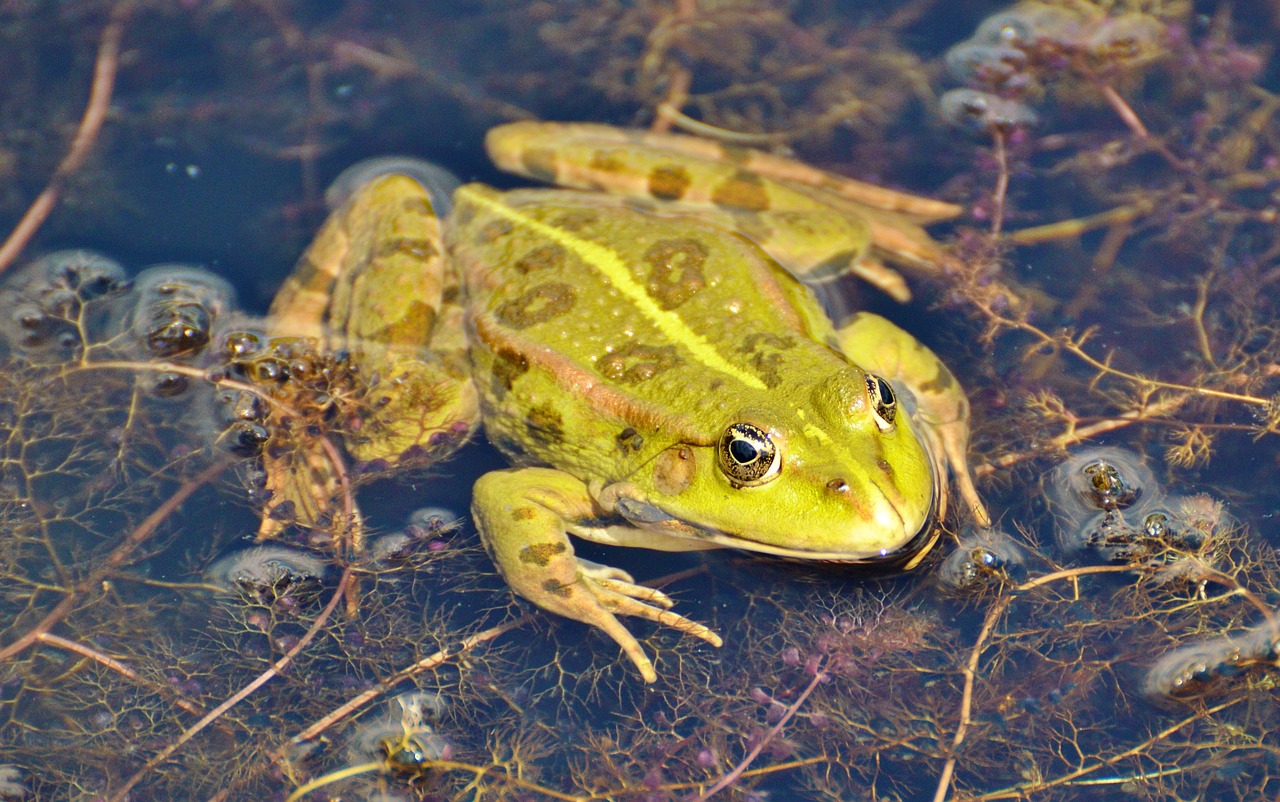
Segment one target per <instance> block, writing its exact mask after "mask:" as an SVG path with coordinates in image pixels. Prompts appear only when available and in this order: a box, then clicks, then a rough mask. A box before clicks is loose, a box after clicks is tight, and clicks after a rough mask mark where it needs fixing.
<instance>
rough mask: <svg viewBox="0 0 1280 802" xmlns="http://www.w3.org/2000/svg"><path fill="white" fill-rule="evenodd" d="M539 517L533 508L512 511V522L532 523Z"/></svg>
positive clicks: (517, 508) (518, 508) (520, 508)
mask: <svg viewBox="0 0 1280 802" xmlns="http://www.w3.org/2000/svg"><path fill="white" fill-rule="evenodd" d="M537 516H538V511H537V510H535V509H534V508H533V507H516V508H515V509H514V510H512V511H511V520H513V521H531V520H533V519H534V518H536V517H537Z"/></svg>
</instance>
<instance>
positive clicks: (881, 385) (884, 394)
mask: <svg viewBox="0 0 1280 802" xmlns="http://www.w3.org/2000/svg"><path fill="white" fill-rule="evenodd" d="M876 390H878V391H879V393H880V403H882V404H884V405H885V406H887V407H891V406H893V405H894V403H895V402H896V400H897V399H895V398H894V397H893V388H892V387H890V386H889V382H887V381H885V380H884V379H882V378H880V377H879V376H877V377H876Z"/></svg>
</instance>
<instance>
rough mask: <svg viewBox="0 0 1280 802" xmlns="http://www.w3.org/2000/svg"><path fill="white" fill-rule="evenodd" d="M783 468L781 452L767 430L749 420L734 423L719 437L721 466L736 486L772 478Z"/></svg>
mask: <svg viewBox="0 0 1280 802" xmlns="http://www.w3.org/2000/svg"><path fill="white" fill-rule="evenodd" d="M781 468H782V455H781V454H779V453H778V448H777V446H775V445H774V444H773V440H772V439H770V437H769V435H768V433H767V432H765V430H764V429H761V428H760V427H759V426H753V425H752V424H750V423H735V424H732V425H731V426H730V427H729V428H728V429H725V430H724V437H722V438H720V470H722V471H724V474H725V476H727V477H729V482H730V483H732V484H733V486H734V487H756V486H758V485H762V484H765V483H766V482H770V481H772V480H773V479H774V477H776V476H777V475H778V471H779V470H781Z"/></svg>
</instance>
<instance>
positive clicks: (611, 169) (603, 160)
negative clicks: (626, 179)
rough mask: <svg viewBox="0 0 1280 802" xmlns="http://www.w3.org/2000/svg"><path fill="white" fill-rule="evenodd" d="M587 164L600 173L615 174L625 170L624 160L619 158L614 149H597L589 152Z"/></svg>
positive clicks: (625, 163)
mask: <svg viewBox="0 0 1280 802" xmlns="http://www.w3.org/2000/svg"><path fill="white" fill-rule="evenodd" d="M588 166H589V167H590V168H591V169H592V170H596V171H597V172H601V173H610V174H615V173H625V172H626V171H627V162H626V160H625V159H622V158H619V156H618V152H617V151H616V150H597V151H596V152H594V153H592V154H591V161H590V162H589V164H588Z"/></svg>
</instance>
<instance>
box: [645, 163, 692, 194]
mask: <svg viewBox="0 0 1280 802" xmlns="http://www.w3.org/2000/svg"><path fill="white" fill-rule="evenodd" d="M692 183H693V179H692V178H690V177H689V171H688V170H686V169H684V168H683V167H681V166H679V165H675V164H672V165H665V166H662V165H660V166H658V167H655V168H653V170H652V171H651V172H650V173H649V194H650V195H652V196H653V197H655V198H657V199H658V200H666V201H673V200H680V199H681V198H683V197H684V193H686V192H688V191H689V185H690V184H692Z"/></svg>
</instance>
